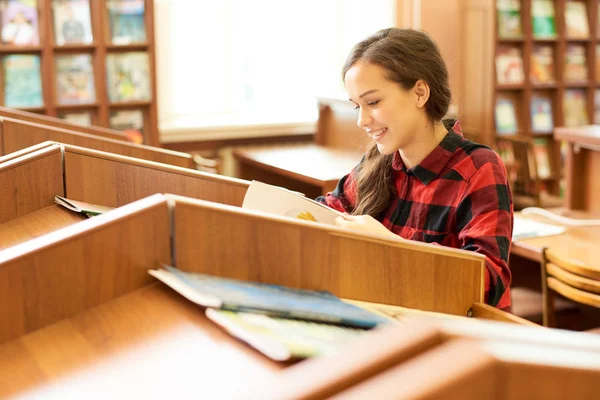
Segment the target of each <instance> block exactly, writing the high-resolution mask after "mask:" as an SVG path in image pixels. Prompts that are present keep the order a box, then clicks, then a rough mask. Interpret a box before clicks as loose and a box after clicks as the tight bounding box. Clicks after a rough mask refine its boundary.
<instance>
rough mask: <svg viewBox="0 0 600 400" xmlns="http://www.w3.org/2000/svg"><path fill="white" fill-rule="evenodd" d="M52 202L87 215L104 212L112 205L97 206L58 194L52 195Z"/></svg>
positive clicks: (110, 208)
mask: <svg viewBox="0 0 600 400" xmlns="http://www.w3.org/2000/svg"><path fill="white" fill-rule="evenodd" d="M54 202H55V203H56V204H58V205H60V206H63V207H65V208H66V209H68V210H71V211H74V212H76V213H80V214H84V215H86V216H87V217H91V216H95V215H100V214H104V213H105V212H108V211H110V210H112V209H113V207H105V206H99V205H97V204H90V203H86V202H84V201H78V200H73V199H67V198H66V197H62V196H58V195H56V196H54Z"/></svg>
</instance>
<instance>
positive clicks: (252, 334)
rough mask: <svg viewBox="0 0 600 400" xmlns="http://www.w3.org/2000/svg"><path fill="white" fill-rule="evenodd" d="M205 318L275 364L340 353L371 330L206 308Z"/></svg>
mask: <svg viewBox="0 0 600 400" xmlns="http://www.w3.org/2000/svg"><path fill="white" fill-rule="evenodd" d="M206 316H207V317H208V318H209V319H210V320H212V321H213V322H215V323H216V324H217V325H219V326H221V327H222V328H224V329H225V330H226V331H227V332H228V333H229V334H230V335H232V336H234V337H235V338H237V339H239V340H241V341H243V342H245V343H247V344H248V345H250V346H252V347H253V348H255V349H257V350H258V351H260V352H261V353H263V354H264V355H266V356H267V357H269V358H271V359H273V360H276V361H287V360H291V359H299V358H308V357H312V356H322V355H329V354H335V353H337V352H338V351H339V350H340V349H341V348H343V347H344V346H345V345H346V344H347V343H348V342H350V341H352V340H355V339H357V338H359V337H361V336H364V335H365V334H366V333H367V332H369V331H368V330H363V329H357V328H349V327H342V326H337V325H330V324H323V323H317V322H307V321H300V320H293V319H286V318H276V317H270V316H268V315H264V314H254V313H245V312H235V311H223V310H216V309H214V308H208V309H206Z"/></svg>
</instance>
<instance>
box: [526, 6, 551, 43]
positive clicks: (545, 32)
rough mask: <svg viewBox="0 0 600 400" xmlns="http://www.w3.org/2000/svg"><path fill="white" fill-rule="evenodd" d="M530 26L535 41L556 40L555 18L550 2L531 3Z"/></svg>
mask: <svg viewBox="0 0 600 400" xmlns="http://www.w3.org/2000/svg"><path fill="white" fill-rule="evenodd" d="M531 25H532V31H533V37H534V38H536V39H554V38H556V17H555V12H554V2H553V1H552V0H533V1H532V3H531Z"/></svg>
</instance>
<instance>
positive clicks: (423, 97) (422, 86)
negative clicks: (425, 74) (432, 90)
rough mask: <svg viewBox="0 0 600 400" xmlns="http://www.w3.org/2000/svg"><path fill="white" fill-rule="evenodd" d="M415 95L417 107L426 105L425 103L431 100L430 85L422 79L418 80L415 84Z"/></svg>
mask: <svg viewBox="0 0 600 400" xmlns="http://www.w3.org/2000/svg"><path fill="white" fill-rule="evenodd" d="M413 89H414V91H415V95H416V97H417V107H418V108H423V107H425V103H427V100H429V85H428V84H427V83H426V82H425V81H422V80H420V79H419V80H418V81H417V83H415V86H414V88H413Z"/></svg>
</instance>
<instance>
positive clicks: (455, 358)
mask: <svg viewBox="0 0 600 400" xmlns="http://www.w3.org/2000/svg"><path fill="white" fill-rule="evenodd" d="M579 360H580V361H579ZM278 375H279V376H278V379H277V380H276V381H274V382H273V381H271V382H266V383H265V384H264V385H263V386H261V387H259V388H257V389H256V390H255V391H252V392H251V393H250V395H249V396H248V397H249V398H254V397H260V398H268V399H300V398H301V399H305V400H308V399H323V398H335V399H338V398H339V399H365V398H376V399H398V398H402V399H404V398H407V399H416V398H419V399H442V398H443V399H463V398H469V399H470V398H486V399H488V398H489V399H520V398H544V399H571V398H573V399H575V398H577V399H578V398H593V397H594V396H595V395H596V393H597V391H598V390H600V337H598V336H597V335H591V334H581V333H574V332H566V331H562V332H561V331H558V330H551V329H541V328H531V327H520V326H514V325H507V324H497V323H489V322H487V323H485V322H481V321H473V320H470V321H464V320H459V319H440V320H435V321H434V320H420V321H413V323H407V324H402V325H398V326H393V327H390V328H389V329H381V330H379V331H375V332H373V333H371V334H370V335H369V336H367V337H364V338H360V339H358V340H357V341H356V342H355V343H354V345H353V346H352V347H349V348H347V349H346V350H345V351H344V352H343V353H342V354H337V355H335V356H330V357H319V358H314V359H310V360H307V361H306V362H303V363H301V364H298V365H295V366H292V367H290V368H288V369H286V370H283V371H281V372H280V373H279V374H278Z"/></svg>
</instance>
